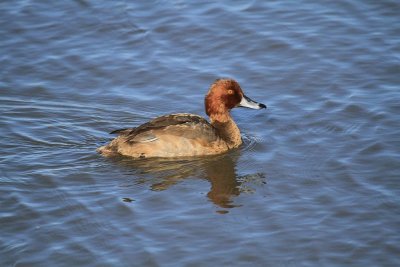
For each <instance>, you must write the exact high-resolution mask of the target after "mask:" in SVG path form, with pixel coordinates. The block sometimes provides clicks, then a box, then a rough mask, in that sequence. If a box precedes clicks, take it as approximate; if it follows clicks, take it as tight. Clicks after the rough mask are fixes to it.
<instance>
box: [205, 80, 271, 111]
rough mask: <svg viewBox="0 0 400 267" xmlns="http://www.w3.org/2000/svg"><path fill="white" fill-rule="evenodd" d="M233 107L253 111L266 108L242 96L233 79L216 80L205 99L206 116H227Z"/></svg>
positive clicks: (237, 84) (238, 86)
mask: <svg viewBox="0 0 400 267" xmlns="http://www.w3.org/2000/svg"><path fill="white" fill-rule="evenodd" d="M234 107H248V108H253V109H261V108H266V106H265V105H264V104H260V103H257V102H255V101H253V100H251V99H250V98H248V97H247V96H245V95H244V94H243V91H242V88H240V85H239V83H238V82H236V81H235V80H233V79H218V80H216V81H215V82H214V83H213V84H212V85H211V87H210V90H209V91H208V93H207V95H206V98H205V108H206V113H207V115H208V116H210V117H212V116H213V115H215V116H218V115H224V114H228V113H229V111H230V110H231V109H233V108H234Z"/></svg>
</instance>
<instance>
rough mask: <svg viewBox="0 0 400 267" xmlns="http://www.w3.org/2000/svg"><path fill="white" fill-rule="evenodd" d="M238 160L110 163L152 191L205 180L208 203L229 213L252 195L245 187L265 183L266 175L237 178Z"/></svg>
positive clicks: (226, 156) (121, 160)
mask: <svg viewBox="0 0 400 267" xmlns="http://www.w3.org/2000/svg"><path fill="white" fill-rule="evenodd" d="M239 157H240V151H239V150H236V151H233V152H230V153H226V154H223V155H218V156H207V157H196V158H181V159H141V160H137V159H136V160H133V159H131V158H128V157H114V158H111V159H110V160H111V161H113V163H115V164H117V165H119V166H121V167H123V168H124V169H125V170H127V171H128V173H129V174H131V175H132V177H133V178H134V180H133V181H132V183H135V184H138V183H142V184H150V190H152V191H164V190H167V189H169V188H170V187H171V186H173V185H175V184H177V183H180V182H182V181H183V180H185V179H196V178H197V179H205V180H207V181H209V182H210V184H211V186H210V190H209V192H208V193H207V197H208V198H209V200H211V201H212V202H213V203H214V204H216V205H217V206H219V207H221V208H224V209H229V208H234V207H239V206H241V205H236V204H234V201H233V198H234V197H237V196H239V195H240V194H241V193H243V192H249V190H248V188H249V187H247V186H245V184H246V183H249V182H254V181H256V183H263V184H265V183H266V182H265V179H264V178H265V177H264V174H263V173H253V174H247V175H244V176H239V175H237V173H236V165H237V161H238V159H239ZM220 212H221V213H227V212H228V211H220Z"/></svg>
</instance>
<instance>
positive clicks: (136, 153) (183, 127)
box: [99, 113, 228, 158]
mask: <svg viewBox="0 0 400 267" xmlns="http://www.w3.org/2000/svg"><path fill="white" fill-rule="evenodd" d="M111 133H114V134H118V135H119V136H118V137H117V138H115V139H114V140H113V141H112V142H111V143H110V144H108V145H107V146H103V147H100V148H99V152H101V153H102V154H104V155H110V154H115V153H118V154H122V155H126V156H131V157H135V158H147V157H185V156H196V155H213V154H219V153H222V152H224V151H226V150H228V147H227V145H226V144H225V142H224V141H223V140H222V139H221V138H220V136H219V135H218V132H217V131H216V129H215V128H214V127H213V126H212V125H211V124H210V123H209V122H208V121H207V120H205V119H204V118H202V117H200V116H198V115H194V114H188V113H179V114H171V115H165V116H161V117H158V118H155V119H154V120H152V121H149V122H147V123H145V124H142V125H140V126H139V127H136V128H128V129H121V130H116V131H113V132H111Z"/></svg>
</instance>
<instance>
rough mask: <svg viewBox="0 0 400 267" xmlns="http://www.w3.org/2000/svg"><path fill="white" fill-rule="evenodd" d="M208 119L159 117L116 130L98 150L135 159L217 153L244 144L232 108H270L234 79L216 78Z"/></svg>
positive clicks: (209, 95) (207, 108) (180, 115)
mask: <svg viewBox="0 0 400 267" xmlns="http://www.w3.org/2000/svg"><path fill="white" fill-rule="evenodd" d="M204 105H205V111H206V114H207V116H208V117H209V118H210V122H209V121H207V120H206V119H205V118H203V117H201V116H199V115H195V114H190V113H175V114H169V115H164V116H160V117H157V118H155V119H153V120H151V121H149V122H146V123H144V124H142V125H140V126H138V127H134V128H123V129H118V130H115V131H112V132H111V133H110V134H116V135H117V137H116V138H115V139H113V140H112V141H111V142H110V143H108V144H107V145H104V146H101V147H99V148H98V149H97V151H98V152H99V153H100V154H102V155H103V156H113V155H123V156H129V157H132V158H135V159H143V158H179V157H193V156H206V155H217V154H222V153H225V152H227V151H229V150H232V149H235V148H238V147H239V146H240V145H241V144H242V142H243V141H242V138H241V134H240V130H239V128H238V126H237V125H236V123H235V121H234V120H233V118H232V116H231V114H230V111H231V110H232V109H233V108H236V107H245V108H250V109H266V108H267V106H266V105H264V104H261V103H258V102H256V101H254V100H252V99H250V98H249V97H247V96H246V95H245V94H244V93H243V91H242V88H241V87H240V85H239V83H238V82H237V81H235V80H234V79H230V78H222V79H217V80H215V81H214V82H213V83H212V84H211V86H210V88H209V90H208V92H207V94H206V96H205V99H204Z"/></svg>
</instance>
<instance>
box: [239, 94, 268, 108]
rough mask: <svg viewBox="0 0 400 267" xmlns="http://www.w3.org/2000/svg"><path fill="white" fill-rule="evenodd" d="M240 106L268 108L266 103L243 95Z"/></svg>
mask: <svg viewBox="0 0 400 267" xmlns="http://www.w3.org/2000/svg"><path fill="white" fill-rule="evenodd" d="M238 107H244V108H252V109H262V108H267V106H266V105H264V104H261V103H258V102H256V101H254V100H251V99H250V98H249V97H247V96H245V95H243V97H242V101H240V103H239V105H238Z"/></svg>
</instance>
